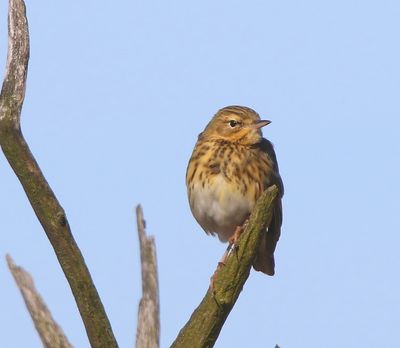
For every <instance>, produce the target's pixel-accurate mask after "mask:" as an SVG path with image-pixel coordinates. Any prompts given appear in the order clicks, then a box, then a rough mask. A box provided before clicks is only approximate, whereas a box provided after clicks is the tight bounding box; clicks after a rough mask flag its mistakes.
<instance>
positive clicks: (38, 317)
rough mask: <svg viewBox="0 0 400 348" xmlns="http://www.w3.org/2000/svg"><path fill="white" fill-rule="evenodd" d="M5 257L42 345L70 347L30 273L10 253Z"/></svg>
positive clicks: (53, 347)
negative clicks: (15, 261)
mask: <svg viewBox="0 0 400 348" xmlns="http://www.w3.org/2000/svg"><path fill="white" fill-rule="evenodd" d="M6 259H7V264H8V268H9V269H10V271H11V273H12V275H13V277H14V279H15V282H16V283H17V286H18V288H19V290H20V291H21V294H22V297H23V298H24V301H25V304H26V307H27V308H28V311H29V313H30V315H31V317H32V320H33V323H34V324H35V327H36V330H37V332H38V333H39V336H40V339H41V340H42V342H43V346H44V347H47V348H72V345H71V344H70V343H69V342H68V339H67V337H66V336H65V335H64V332H63V330H62V329H61V328H60V327H59V326H58V324H57V323H56V322H55V320H54V319H53V317H52V315H51V313H50V311H49V309H48V308H47V306H46V304H45V303H44V301H43V299H42V297H41V296H40V295H39V293H38V291H37V290H36V288H35V284H34V283H33V279H32V277H31V276H30V274H29V273H28V272H26V271H25V270H24V269H23V268H22V267H19V266H17V265H16V264H15V263H14V260H13V259H12V258H11V256H10V255H7V256H6Z"/></svg>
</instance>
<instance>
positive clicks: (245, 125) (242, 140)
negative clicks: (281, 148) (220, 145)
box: [201, 106, 271, 145]
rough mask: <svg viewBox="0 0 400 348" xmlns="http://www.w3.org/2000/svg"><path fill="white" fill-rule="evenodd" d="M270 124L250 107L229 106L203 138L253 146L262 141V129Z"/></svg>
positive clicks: (209, 127) (209, 125)
mask: <svg viewBox="0 0 400 348" xmlns="http://www.w3.org/2000/svg"><path fill="white" fill-rule="evenodd" d="M270 123H271V121H268V120H261V119H260V116H259V115H258V114H257V112H255V111H254V110H253V109H250V108H248V107H245V106H227V107H224V108H223V109H221V110H219V111H218V112H217V113H216V114H215V116H214V117H213V118H212V119H211V121H210V122H209V123H208V125H207V126H206V128H205V129H204V131H203V133H202V134H201V136H202V137H204V138H207V139H214V140H216V139H221V140H226V141H229V142H236V143H239V144H242V145H253V144H257V143H259V142H260V141H261V139H262V133H261V128H262V127H264V126H266V125H268V124H270Z"/></svg>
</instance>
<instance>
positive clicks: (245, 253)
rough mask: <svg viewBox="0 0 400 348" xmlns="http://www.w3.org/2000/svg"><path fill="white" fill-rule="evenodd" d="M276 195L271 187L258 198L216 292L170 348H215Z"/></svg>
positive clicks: (221, 271) (216, 282)
mask: <svg viewBox="0 0 400 348" xmlns="http://www.w3.org/2000/svg"><path fill="white" fill-rule="evenodd" d="M277 194H278V188H277V187H276V186H275V185H274V186H271V187H269V188H268V189H267V190H266V191H265V192H264V193H263V194H262V196H261V197H260V198H259V200H258V201H257V204H256V206H255V207H254V210H253V212H252V214H251V216H250V221H249V223H248V225H247V227H246V229H245V231H244V233H243V234H242V236H241V237H240V238H239V241H238V245H237V248H236V251H233V252H232V254H231V255H230V257H229V258H228V261H227V262H226V265H225V267H222V268H221V269H219V270H218V272H217V273H216V275H215V277H214V287H215V289H214V293H212V291H211V290H210V289H208V291H207V293H206V295H205V297H204V299H203V301H202V302H201V303H200V305H199V306H198V307H197V309H196V310H195V311H194V312H193V314H192V316H191V318H190V319H189V321H188V322H187V323H186V325H185V326H184V327H183V328H182V330H181V331H180V332H179V335H178V337H177V338H176V340H175V342H174V343H173V344H172V346H171V347H174V348H178V347H179V348H197V347H199V348H200V347H201V348H205V347H213V346H214V344H215V341H216V340H217V338H218V335H219V333H220V331H221V328H222V326H223V325H224V323H225V320H226V318H227V317H228V315H229V313H230V311H231V309H232V308H233V306H234V304H235V302H236V300H237V298H238V297H239V294H240V292H241V291H242V288H243V285H244V283H245V282H246V280H247V278H248V276H249V273H250V269H251V266H252V264H253V260H254V257H255V255H256V251H257V246H258V244H259V240H260V237H261V234H262V233H263V232H264V231H265V228H266V226H268V225H269V223H270V221H271V218H272V212H273V202H274V200H275V198H276V196H277Z"/></svg>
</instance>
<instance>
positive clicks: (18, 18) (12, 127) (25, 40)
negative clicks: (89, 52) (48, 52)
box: [0, 0, 117, 348]
mask: <svg viewBox="0 0 400 348" xmlns="http://www.w3.org/2000/svg"><path fill="white" fill-rule="evenodd" d="M8 32H9V38H8V56H7V67H6V74H5V78H4V82H3V87H2V90H1V95H0V145H1V148H2V150H3V152H4V154H5V156H6V158H7V160H8V162H9V163H10V165H11V167H12V168H13V170H14V172H15V174H16V175H17V177H18V179H19V180H20V182H21V184H22V186H23V188H24V190H25V193H26V195H27V197H28V199H29V201H30V203H31V205H32V208H33V210H34V211H35V213H36V216H37V217H38V219H39V221H40V223H41V224H42V226H43V228H44V230H45V232H46V234H47V237H48V238H49V240H50V243H51V244H52V246H53V248H54V251H55V253H56V255H57V258H58V261H59V263H60V265H61V267H62V269H63V271H64V274H65V276H66V278H67V280H68V282H69V284H70V287H71V290H72V292H73V294H74V297H75V301H76V303H77V305H78V308H79V312H80V314H81V316H82V319H83V322H84V324H85V327H86V331H87V334H88V338H89V341H90V343H91V345H92V347H107V348H109V347H116V346H117V343H116V340H115V338H114V335H113V332H112V329H111V326H110V323H109V321H108V318H107V315H106V313H105V311H104V307H103V305H102V303H101V301H100V297H99V295H98V293H97V290H96V288H95V286H94V284H93V282H92V279H91V276H90V273H89V271H88V269H87V267H86V264H85V261H84V259H83V257H82V254H81V252H80V250H79V248H78V246H77V245H76V243H75V240H74V238H73V236H72V234H71V230H70V227H69V224H68V221H67V218H66V215H65V212H64V210H63V208H62V207H61V205H60V204H59V202H58V201H57V198H56V197H55V195H54V193H53V191H52V190H51V188H50V186H49V185H48V183H47V181H46V179H45V178H44V176H43V174H42V172H41V170H40V168H39V166H38V164H37V162H36V160H35V158H34V157H33V155H32V153H31V152H30V150H29V147H28V145H27V143H26V142H25V139H24V137H23V135H22V133H21V129H20V113H21V108H22V103H23V100H24V94H25V82H26V75H27V69H28V59H29V32H28V23H27V19H26V15H25V4H24V2H23V0H10V3H9V16H8Z"/></svg>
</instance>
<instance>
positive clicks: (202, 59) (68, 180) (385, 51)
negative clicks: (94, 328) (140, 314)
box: [0, 0, 400, 348]
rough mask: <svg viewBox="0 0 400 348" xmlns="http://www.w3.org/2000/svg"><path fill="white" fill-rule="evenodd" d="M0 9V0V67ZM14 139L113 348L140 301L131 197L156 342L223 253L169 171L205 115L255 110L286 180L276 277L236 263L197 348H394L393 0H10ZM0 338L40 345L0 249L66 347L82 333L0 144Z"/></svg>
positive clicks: (399, 169) (185, 153) (181, 164)
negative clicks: (23, 38)
mask: <svg viewBox="0 0 400 348" xmlns="http://www.w3.org/2000/svg"><path fill="white" fill-rule="evenodd" d="M6 11H7V1H6V0H1V1H0V62H1V71H4V65H5V57H6V47H7V46H6V45H7V42H6V38H7V37H6ZM27 12H28V18H29V24H30V34H31V60H30V66H29V77H28V86H27V94H26V99H25V104H24V108H23V115H22V117H23V119H22V120H23V121H22V126H23V132H24V134H25V137H26V139H27V140H28V142H29V144H30V146H31V150H32V152H33V153H34V155H35V156H36V159H37V160H38V162H39V164H40V165H41V168H42V170H43V172H44V174H45V175H46V177H47V179H48V181H49V183H50V184H51V186H52V188H53V189H54V191H55V193H56V194H57V196H58V198H59V200H60V202H61V203H62V205H63V207H64V208H65V210H66V212H67V216H68V218H69V221H70V225H71V227H72V231H73V234H74V236H75V238H76V240H77V242H78V244H79V246H80V248H81V250H82V252H83V254H84V256H85V259H86V262H87V264H88V266H89V269H90V271H91V273H92V276H93V278H94V281H95V283H96V286H97V289H98V291H99V293H100V296H101V298H102V301H103V303H104V305H105V307H106V310H107V312H108V314H109V318H110V320H111V323H112V326H113V330H114V332H115V335H116V337H117V339H118V341H119V343H120V346H121V347H132V346H133V342H134V337H135V329H136V316H137V306H138V301H139V299H140V295H141V284H140V268H139V248H138V241H137V235H136V223H135V217H134V207H135V205H136V204H138V203H141V204H142V205H143V207H144V214H145V217H146V220H147V225H148V232H149V233H151V234H154V235H155V238H156V243H157V253H158V262H159V273H160V287H161V289H160V290H161V325H162V327H161V343H162V347H168V346H169V344H170V343H171V342H172V341H173V339H174V338H175V337H176V335H177V333H178V331H179V329H180V328H181V327H182V326H183V325H184V323H185V322H186V321H187V319H188V318H189V316H190V314H191V313H192V311H193V309H194V308H195V307H196V306H197V304H198V303H199V302H200V300H201V299H202V297H203V295H204V294H205V291H206V289H207V286H208V284H209V277H210V276H211V275H212V273H213V272H214V269H215V266H216V265H217V262H218V260H219V258H220V256H221V255H222V253H223V251H224V248H225V247H224V245H223V244H221V243H219V242H218V240H217V239H215V238H211V237H208V236H206V235H205V233H204V232H203V231H202V230H201V228H200V227H199V226H198V225H197V223H196V222H195V220H194V219H193V217H192V215H191V213H190V210H189V207H188V203H187V198H186V187H185V181H184V176H185V170H186V164H187V160H188V158H189V156H190V154H191V151H192V148H193V145H194V143H195V141H196V137H197V134H198V133H199V132H200V131H201V130H202V129H203V127H204V126H205V125H206V123H207V122H208V120H209V119H210V117H211V116H212V115H213V114H214V112H215V111H216V110H217V109H219V108H221V107H223V106H226V105H229V104H242V105H247V106H250V107H252V108H254V109H255V110H257V111H258V112H259V113H260V114H261V115H262V116H263V117H265V118H268V119H270V120H272V124H271V125H270V126H268V127H266V128H265V130H264V135H265V136H266V137H267V138H268V139H270V140H271V141H272V142H273V143H274V144H275V148H276V152H277V155H278V159H279V163H280V168H281V173H282V177H283V179H284V182H285V186H286V195H285V198H284V225H283V231H282V237H281V240H280V242H279V245H278V249H277V253H276V263H277V266H276V276H275V277H267V276H264V275H263V274H259V273H256V272H252V273H251V275H250V278H249V280H248V282H247V283H246V285H245V288H244V290H243V292H242V294H241V296H240V298H239V300H238V302H237V304H236V306H235V307H234V309H233V311H232V313H231V315H230V316H229V318H228V320H227V321H226V324H225V326H224V328H223V330H222V332H221V335H220V338H219V340H218V342H217V344H216V347H220V348H225V347H245V346H246V347H252V348H253V347H254V348H258V347H260V348H261V347H263V348H264V347H271V348H272V347H274V345H275V344H276V343H278V344H279V345H280V346H281V347H282V348H290V347H296V348H303V347H304V348H306V347H307V348H320V347H326V348H330V347H332V348H333V347H335V348H336V347H400V332H399V323H400V279H399V269H400V257H399V245H400V222H399V218H398V216H399V196H400V185H399V178H400V140H399V139H400V136H399V129H400V103H399V96H400V68H399V62H400V49H399V32H400V22H399V18H400V4H399V2H398V1H394V0H393V1H389V0H383V1H379V2H378V1H325V2H321V1H283V2H282V1H265V0H259V1H247V2H244V1H226V0H223V1H209V0H207V1H202V2H199V3H197V4H196V3H193V2H192V3H189V2H187V1H147V2H145V1H125V0H123V1H114V2H110V1H86V2H82V1H64V2H59V1H58V2H57V1H42V0H39V1H28V3H27ZM0 211H1V219H0V257H1V259H2V260H3V261H1V262H0V288H1V296H0V308H1V310H0V328H1V329H0V331H1V341H2V342H1V345H2V346H3V347H7V348H9V347H11V348H13V347H28V346H29V347H39V346H40V341H39V339H38V337H37V334H36V332H35V330H34V328H33V325H32V323H31V319H30V317H29V315H28V313H27V311H26V309H25V306H24V304H23V301H22V299H21V296H20V294H19V292H18V290H17V288H16V286H15V284H14V281H13V279H12V277H11V276H10V274H9V271H8V269H7V267H6V263H5V260H4V255H5V254H6V253H10V254H11V255H12V256H13V257H14V259H15V261H16V262H17V263H18V264H20V265H22V266H24V267H25V268H26V269H27V270H29V272H31V274H32V275H33V277H34V279H35V282H36V286H37V288H38V289H39V291H40V292H41V294H42V295H43V297H44V298H45V300H46V302H47V304H48V306H49V307H50V309H51V311H52V313H53V315H54V317H55V318H56V320H57V321H58V322H59V324H60V325H61V326H62V327H63V329H64V330H65V332H66V334H67V336H68V337H69V339H70V341H71V342H72V343H73V344H74V345H75V346H76V347H88V341H87V338H86V336H85V331H84V328H83V325H82V324H81V321H80V317H79V315H78V311H77V309H76V306H75V303H74V301H73V298H72V295H71V292H70V289H69V287H68V285H67V282H66V280H65V279H64V275H63V273H62V271H61V269H60V267H59V265H58V263H57V262H56V258H55V256H54V253H53V250H52V248H51V246H50V244H49V242H48V240H47V239H46V237H45V234H44V232H43V231H42V228H41V226H40V225H39V223H38V221H37V220H36V218H35V216H34V214H33V212H32V209H31V207H30V206H29V204H28V201H27V199H26V197H25V194H24V192H23V190H22V188H21V186H20V184H19V182H18V181H17V179H16V177H15V175H14V174H13V173H12V171H11V169H10V168H9V166H8V164H7V163H6V161H5V159H4V156H3V155H1V156H0Z"/></svg>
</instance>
